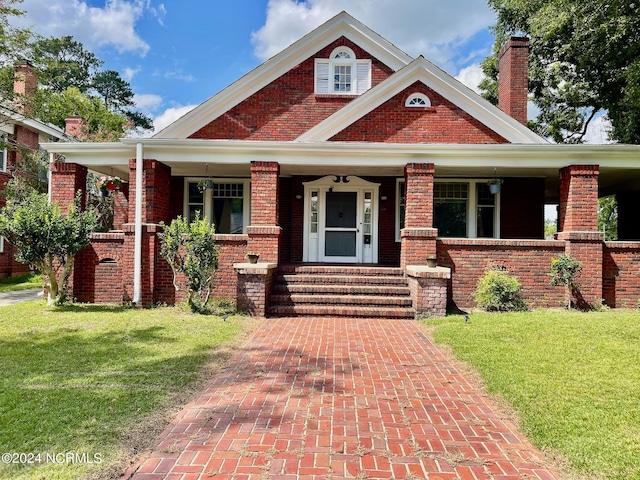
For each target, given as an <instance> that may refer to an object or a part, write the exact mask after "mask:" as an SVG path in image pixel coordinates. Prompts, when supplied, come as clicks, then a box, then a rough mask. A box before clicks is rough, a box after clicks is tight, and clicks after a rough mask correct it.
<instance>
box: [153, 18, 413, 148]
mask: <svg viewBox="0 0 640 480" xmlns="http://www.w3.org/2000/svg"><path fill="white" fill-rule="evenodd" d="M341 37H345V38H348V39H349V40H351V41H352V42H354V43H355V44H357V45H358V46H360V47H361V48H362V49H364V50H366V51H367V52H369V53H370V54H371V55H372V56H374V57H376V58H377V59H378V60H380V61H381V62H383V63H384V64H385V65H387V66H389V67H390V68H391V69H393V70H394V71H397V70H399V69H401V68H403V67H405V66H406V65H407V64H409V62H411V60H412V58H411V57H410V56H409V55H407V54H406V53H404V52H403V51H402V50H400V49H399V48H397V47H396V46H394V45H393V44H392V43H390V42H388V41H387V40H385V39H384V38H382V37H381V36H380V35H378V34H377V33H375V32H374V31H373V30H371V29H369V28H368V27H367V26H365V25H364V24H362V23H360V22H359V21H357V20H356V19H355V18H353V17H352V16H351V15H349V14H348V13H346V12H341V13H339V14H338V15H336V16H335V17H333V18H332V19H331V20H329V21H327V22H326V23H324V24H323V25H321V26H320V27H318V28H316V29H315V30H313V31H312V32H311V33H309V34H307V35H305V36H304V37H303V38H301V39H300V40H298V41H297V42H295V43H293V44H292V45H290V46H289V47H287V48H286V49H285V50H283V51H282V52H280V53H278V54H277V55H275V56H274V57H272V58H270V59H269V60H267V61H266V62H265V63H263V64H262V65H260V66H259V67H257V68H255V69H254V70H252V71H251V72H249V73H248V74H247V75H245V76H243V77H242V78H240V79H239V80H238V81H236V82H234V83H233V84H231V85H230V86H228V87H227V88H225V89H224V90H222V91H221V92H219V93H217V94H216V95H214V96H213V97H211V98H209V99H208V100H207V101H205V102H204V103H202V104H200V105H199V106H198V107H196V108H194V109H193V110H191V111H190V112H189V113H187V114H186V115H184V116H183V117H182V118H180V119H178V120H177V121H175V122H174V123H172V124H171V125H169V126H168V127H166V128H165V129H163V130H161V131H160V132H158V133H156V134H155V135H154V138H187V137H189V136H190V135H192V134H193V133H194V132H197V131H198V130H200V129H201V128H202V127H204V126H205V125H207V124H209V123H210V122H211V121H212V120H214V119H216V118H218V117H219V116H220V115H222V114H224V113H225V112H227V111H229V110H230V109H231V108H233V107H235V106H236V105H238V104H239V103H240V102H242V101H243V100H245V99H247V98H248V97H250V96H251V95H253V94H255V93H256V92H258V91H259V90H260V89H262V88H264V87H265V86H267V85H269V84H270V83H271V82H273V81H274V80H276V79H277V78H279V77H281V76H282V75H284V74H285V73H286V72H288V71H289V70H291V69H293V68H294V67H296V66H297V65H298V64H300V63H301V62H303V61H305V60H306V59H308V58H309V57H311V56H313V55H314V54H315V53H316V52H318V51H319V50H321V49H322V48H324V47H325V46H326V45H329V44H331V43H333V42H335V41H336V40H338V39H339V38H341Z"/></svg>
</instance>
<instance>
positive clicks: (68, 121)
mask: <svg viewBox="0 0 640 480" xmlns="http://www.w3.org/2000/svg"><path fill="white" fill-rule="evenodd" d="M64 133H66V134H67V136H69V137H75V138H81V137H83V136H85V135H86V134H87V121H86V120H85V119H84V118H82V117H80V116H78V115H75V116H73V117H67V118H65V119H64Z"/></svg>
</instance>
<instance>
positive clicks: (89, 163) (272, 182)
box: [47, 12, 640, 317]
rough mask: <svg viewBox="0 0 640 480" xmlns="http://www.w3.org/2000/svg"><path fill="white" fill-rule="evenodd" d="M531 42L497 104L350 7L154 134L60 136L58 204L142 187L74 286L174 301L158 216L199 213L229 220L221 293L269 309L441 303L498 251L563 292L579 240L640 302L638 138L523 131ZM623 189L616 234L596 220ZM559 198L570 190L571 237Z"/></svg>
mask: <svg viewBox="0 0 640 480" xmlns="http://www.w3.org/2000/svg"><path fill="white" fill-rule="evenodd" d="M527 52H528V41H527V40H526V39H522V38H513V39H511V41H510V42H509V43H508V44H507V45H505V47H504V49H503V51H502V52H501V53H502V54H501V60H500V68H501V69H500V108H497V107H495V106H493V105H491V104H489V103H488V102H486V101H485V100H484V99H482V98H481V97H480V96H478V95H477V94H475V93H474V92H473V91H471V90H469V89H468V88H467V87H465V86H463V85H462V84H460V83H459V82H458V81H456V80H455V79H453V78H452V77H450V76H449V75H448V74H446V73H445V72H443V71H442V70H440V69H439V68H437V67H436V66H434V65H433V64H432V63H430V62H429V61H427V60H426V59H424V58H423V57H418V58H415V59H414V58H411V57H409V56H408V55H407V54H405V53H404V52H402V51H400V50H399V49H398V48H396V47H395V46H394V45H393V44H391V43H390V42H388V41H387V40H385V39H383V38H382V37H380V36H379V35H377V34H376V33H375V32H373V31H371V30H370V29H369V28H367V27H366V26H365V25H363V24H361V23H360V22H358V21H357V20H355V19H354V18H352V17H351V16H349V15H348V14H346V13H344V12H343V13H341V14H339V15H337V16H336V17H334V18H333V19H331V20H329V21H328V22H327V23H325V24H324V25H322V26H321V27H319V28H317V29H316V30H314V31H313V32H311V33H309V34H308V35H306V36H305V37H303V38H302V39H300V40H298V41H297V42H295V43H294V44H292V45H291V46H289V47H288V48H287V49H285V50H284V51H282V52H281V53H279V54H278V55H276V56H274V57H273V58H271V59H270V60H268V61H267V62H265V63H264V64H262V65H260V66H259V67H257V68H256V69H255V70H253V71H252V72H250V73H248V74H247V75H245V76H244V77H242V78H240V79H239V80H238V81H237V82H235V83H233V84H232V85H230V86H229V87H227V88H226V89H224V90H222V91H221V92H220V93H218V94H216V95H215V96H213V97H211V98H210V99H209V100H207V101H206V102H204V103H203V104H201V105H200V106H198V107H197V108H195V109H194V110H193V111H191V112H190V113H188V114H186V115H185V116H184V117H182V118H181V119H179V120H178V121H176V122H175V123H174V124H172V125H170V126H169V127H167V128H165V129H164V130H162V131H161V132H159V133H157V134H156V135H154V136H153V137H152V138H146V139H133V138H131V139H124V140H122V141H121V142H119V143H109V144H74V143H67V144H64V145H60V144H51V145H47V148H48V149H50V150H51V151H53V152H56V153H59V154H61V155H64V157H65V158H66V162H65V163H61V162H57V163H55V164H53V165H52V178H53V181H52V198H54V199H55V200H58V201H60V202H63V203H65V204H66V203H69V202H70V201H71V199H72V197H73V192H74V190H75V189H77V188H83V187H84V184H85V177H86V172H87V170H88V169H90V170H92V171H96V172H100V173H103V174H108V175H118V176H120V177H122V178H125V179H128V182H129V183H128V188H126V189H123V191H119V192H117V193H116V195H117V199H116V200H117V202H116V204H117V212H116V217H117V221H116V229H117V230H115V231H113V232H110V233H103V234H96V235H94V237H93V241H92V244H91V246H90V247H88V248H86V249H85V250H84V251H83V252H82V253H81V255H80V258H79V259H78V261H77V263H76V265H77V267H76V271H75V275H74V285H73V288H74V294H75V295H76V297H77V298H78V299H79V300H81V301H89V302H106V301H117V302H120V301H122V300H133V301H136V302H141V303H144V304H149V303H154V302H167V301H168V302H172V301H174V300H175V293H174V292H173V288H172V285H171V278H170V271H169V269H168V267H167V265H166V264H165V263H164V261H163V260H162V259H161V258H160V257H159V254H158V252H159V245H158V239H157V236H156V233H157V231H158V229H159V228H160V227H159V226H158V223H159V222H160V221H164V222H169V221H171V219H172V218H175V217H176V216H177V215H184V216H192V215H193V214H194V213H195V212H196V211H202V212H203V213H204V215H205V216H206V217H207V218H208V219H209V220H210V221H212V222H214V223H215V225H216V227H217V231H218V232H219V233H218V235H217V238H216V241H217V243H218V244H219V245H220V248H221V250H220V269H219V272H218V276H217V294H218V295H222V296H231V297H237V298H238V302H239V306H240V308H242V309H247V310H250V311H252V312H254V313H256V314H265V313H266V314H271V315H292V314H298V315H302V314H330V315H340V314H344V315H363V316H369V315H385V316H390V317H403V316H412V315H414V314H415V313H416V312H428V313H433V314H442V313H444V311H445V306H446V304H447V302H448V304H449V305H450V306H454V307H456V306H457V307H460V308H465V307H470V306H473V305H474V301H473V297H472V295H471V294H472V292H473V290H474V289H475V285H476V282H477V279H478V278H479V276H481V275H482V273H483V271H484V270H485V269H486V268H487V267H489V266H491V265H502V266H505V267H506V268H508V269H509V271H510V272H511V273H512V274H514V275H516V276H518V277H519V278H520V280H521V282H522V283H523V284H524V287H525V292H524V293H525V296H526V298H527V300H528V301H529V302H531V303H532V304H534V305H536V306H558V305H560V304H561V303H562V302H563V301H564V292H563V289H562V288H559V287H550V286H549V278H548V275H547V273H548V271H549V267H550V260H551V258H552V257H554V256H557V255H559V254H561V253H564V252H568V253H571V254H572V255H573V256H574V257H576V258H578V259H579V260H581V261H582V262H583V263H584V271H583V275H582V278H581V283H582V288H581V294H582V296H583V297H584V300H585V301H587V302H588V303H597V302H600V301H601V299H604V300H605V302H606V303H607V304H609V305H611V306H623V305H629V306H635V305H636V302H637V301H638V299H639V298H640V281H639V279H638V273H640V272H639V270H638V266H639V265H640V243H639V242H638V241H639V240H640V227H639V226H638V222H635V221H634V214H633V213H632V212H633V211H634V209H637V207H638V205H639V204H640V200H639V199H640V196H639V195H638V190H639V189H640V148H638V147H636V146H628V145H606V146H589V145H554V144H550V143H548V142H547V141H546V140H545V139H543V138H541V137H539V136H538V135H536V134H535V133H533V132H532V131H530V130H529V129H527V127H526V126H525V124H526V102H527V80H526V78H527V65H526V63H527V62H526V61H527V56H528V55H527ZM494 177H498V178H500V179H501V180H502V181H503V184H502V188H501V191H500V192H499V193H497V194H493V193H491V192H490V187H489V185H488V180H489V179H491V178H494ZM199 184H200V186H203V185H204V187H205V188H204V189H202V190H201V189H200V188H198V186H199ZM138 192H141V194H140V195H138V194H137V193H138ZM610 194H617V196H618V201H619V234H620V238H621V239H623V241H619V242H604V236H603V233H602V232H599V231H598V229H597V200H598V197H599V196H602V195H610ZM545 204H559V232H560V233H558V235H557V239H555V240H545V239H544V206H545ZM247 251H254V252H257V253H259V254H260V263H258V264H257V265H250V264H247V263H245V262H246V260H245V259H244V256H245V253H246V252H247ZM430 256H436V257H437V260H438V265H439V266H438V267H434V268H432V267H428V266H426V265H425V264H426V260H427V258H428V257H430Z"/></svg>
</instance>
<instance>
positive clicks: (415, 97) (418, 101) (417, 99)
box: [405, 93, 431, 107]
mask: <svg viewBox="0 0 640 480" xmlns="http://www.w3.org/2000/svg"><path fill="white" fill-rule="evenodd" d="M405 106H407V107H430V106H431V100H429V97H427V96H426V95H425V94H424V93H412V94H411V95H409V96H408V97H407V101H406V102H405Z"/></svg>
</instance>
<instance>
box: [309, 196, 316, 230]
mask: <svg viewBox="0 0 640 480" xmlns="http://www.w3.org/2000/svg"><path fill="white" fill-rule="evenodd" d="M310 227H311V228H310V230H311V233H318V192H317V191H313V192H311V225H310Z"/></svg>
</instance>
